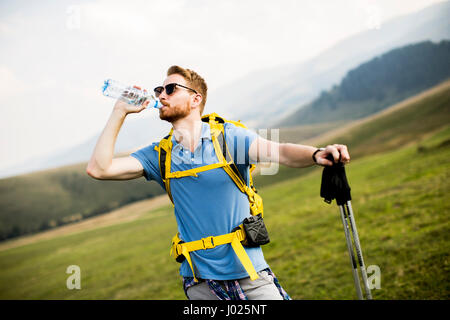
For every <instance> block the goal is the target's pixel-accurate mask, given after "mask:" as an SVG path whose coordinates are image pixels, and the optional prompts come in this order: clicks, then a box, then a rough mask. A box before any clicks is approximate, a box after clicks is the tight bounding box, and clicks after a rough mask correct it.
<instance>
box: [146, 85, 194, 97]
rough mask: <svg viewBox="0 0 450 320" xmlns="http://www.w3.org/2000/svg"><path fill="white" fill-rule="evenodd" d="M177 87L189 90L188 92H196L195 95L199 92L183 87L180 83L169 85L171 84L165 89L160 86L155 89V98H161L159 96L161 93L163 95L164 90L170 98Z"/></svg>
mask: <svg viewBox="0 0 450 320" xmlns="http://www.w3.org/2000/svg"><path fill="white" fill-rule="evenodd" d="M177 86H178V87H182V88H185V89H188V90H192V91H194V92H195V93H197V91H195V90H194V89H191V88H188V87H186V86H183V85H181V84H178V83H169V84H167V85H166V86H165V87H163V86H159V87H156V88H155V89H153V91H154V92H155V96H156V97H157V98H158V97H159V95H160V94H161V93H163V91H164V90H166V93H167V94H168V95H169V96H170V95H171V94H172V93H173V92H174V91H175V88H176V87H177Z"/></svg>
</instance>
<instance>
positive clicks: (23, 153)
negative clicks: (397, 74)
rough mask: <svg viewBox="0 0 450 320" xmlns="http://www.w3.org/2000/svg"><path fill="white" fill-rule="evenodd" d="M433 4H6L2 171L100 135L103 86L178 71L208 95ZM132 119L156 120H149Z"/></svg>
mask: <svg viewBox="0 0 450 320" xmlns="http://www.w3.org/2000/svg"><path fill="white" fill-rule="evenodd" d="M436 2H441V1H440V0H407V1H392V0H379V1H369V0H348V1H344V0H341V1H336V0H324V1H320V0H310V1H306V0H302V1H295V0H277V1H266V0H227V1H225V0H223V1H219V0H215V1H213V0H189V1H188V0H161V1H159V0H142V1H141V0H135V1H131V0H129V1H111V0H108V1H107V0H98V1H76V0H72V1H48V0H45V1H17V0H15V1H12V0H10V1H7V0H2V1H1V2H0V43H1V50H0V97H1V105H0V108H1V117H0V137H1V138H0V139H1V140H0V150H1V157H0V169H3V168H5V167H9V166H11V165H13V164H15V163H18V162H21V161H23V160H27V159H29V160H30V161H32V158H33V157H36V156H40V155H43V154H47V153H50V152H55V151H58V150H61V149H64V148H67V147H70V146H72V145H74V144H77V143H81V142H83V141H85V140H86V139H87V138H89V137H91V136H92V135H94V134H95V133H97V132H99V131H101V130H102V129H103V127H104V125H105V123H106V121H107V119H108V116H109V114H110V112H111V110H112V107H113V102H114V101H113V100H111V99H109V98H106V97H103V96H102V95H101V93H100V87H101V85H102V82H103V80H104V79H105V78H114V79H116V80H119V81H122V82H125V83H130V84H138V85H141V86H143V87H147V88H150V89H151V88H153V87H155V86H156V85H159V84H160V83H162V81H163V79H164V77H165V72H166V70H167V68H168V67H169V66H171V65H173V64H178V65H181V66H184V67H188V68H191V69H194V70H196V71H197V72H198V73H200V74H201V75H202V76H203V77H204V78H205V79H206V81H207V83H208V86H209V88H210V91H209V92H210V94H214V90H215V89H217V88H219V87H220V86H222V85H224V84H227V83H229V82H232V81H233V80H235V79H237V78H239V77H242V76H244V75H246V74H248V73H250V72H252V71H256V70H260V69H264V68H267V67H273V66H277V65H283V64H289V63H294V62H301V61H305V60H307V59H308V58H311V57H314V56H315V55H317V54H319V53H320V52H322V51H323V50H325V49H327V48H329V47H331V46H332V45H334V44H335V43H337V42H339V41H340V40H342V39H344V38H346V37H349V36H351V35H354V34H356V33H359V32H362V31H364V30H367V29H379V28H383V22H384V21H386V20H389V19H391V18H393V17H395V16H399V15H403V14H407V13H411V12H414V11H417V10H420V9H423V8H424V7H427V6H429V5H431V4H433V3H436ZM138 116H147V117H154V118H155V119H154V121H158V120H157V119H158V116H157V113H156V112H155V111H151V110H149V111H144V112H143V113H142V114H140V115H138ZM152 121H153V120H152Z"/></svg>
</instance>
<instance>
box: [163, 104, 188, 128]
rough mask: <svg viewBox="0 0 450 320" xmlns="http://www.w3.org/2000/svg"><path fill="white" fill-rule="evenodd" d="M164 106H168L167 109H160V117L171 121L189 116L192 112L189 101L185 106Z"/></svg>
mask: <svg viewBox="0 0 450 320" xmlns="http://www.w3.org/2000/svg"><path fill="white" fill-rule="evenodd" d="M164 106H166V107H165V109H164V110H160V111H159V118H160V119H161V120H165V121H167V122H170V123H172V122H175V121H177V120H179V119H182V118H184V117H186V116H188V115H189V112H190V107H189V104H188V103H187V102H186V104H185V105H184V106H176V107H171V106H170V105H166V104H164Z"/></svg>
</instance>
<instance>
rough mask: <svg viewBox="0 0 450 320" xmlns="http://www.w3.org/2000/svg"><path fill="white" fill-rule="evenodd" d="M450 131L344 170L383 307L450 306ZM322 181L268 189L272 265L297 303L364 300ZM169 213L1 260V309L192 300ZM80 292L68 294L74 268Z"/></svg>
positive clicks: (310, 178)
mask: <svg viewBox="0 0 450 320" xmlns="http://www.w3.org/2000/svg"><path fill="white" fill-rule="evenodd" d="M449 141H450V126H446V128H445V129H443V130H440V131H439V132H437V133H435V134H433V135H432V136H430V137H428V138H427V139H426V140H422V141H420V142H419V143H416V144H414V145H410V146H407V147H403V148H401V149H397V150H395V151H390V152H386V153H381V154H376V155H371V156H367V157H364V158H360V159H359V160H356V161H354V162H352V164H350V165H349V166H347V176H348V179H349V182H350V185H351V187H352V196H353V201H352V204H353V208H354V212H355V219H356V223H357V226H358V231H359V234H360V239H361V245H362V248H363V252H364V258H365V261H366V265H378V266H379V267H380V269H381V289H380V290H374V291H373V296H374V298H375V299H448V298H449V294H450V285H449V280H448V274H449V271H450V270H449V269H450V267H449V252H448V248H449V245H450V242H449V241H450V239H449V235H450V221H449V220H450V215H449V213H450V204H449V202H448V201H447V195H448V190H449V189H450V179H449V178H450V177H449V172H450V170H449V169H450V161H449V160H448V159H450V148H449V145H450V143H449ZM320 177H321V170H320V168H316V169H315V170H313V171H312V172H311V173H309V174H308V175H305V176H302V177H299V178H296V179H292V180H289V181H284V182H282V183H279V184H275V185H272V186H269V187H266V188H261V191H260V193H261V195H262V196H263V198H264V204H265V210H266V211H265V213H266V214H265V217H266V223H267V226H268V229H269V232H270V234H271V240H272V242H271V243H270V244H268V245H266V246H265V248H264V252H265V257H266V259H267V261H268V263H269V264H270V265H271V267H272V269H273V270H274V272H275V273H276V274H277V276H278V277H279V279H280V281H281V283H282V284H283V286H284V287H285V289H286V290H287V291H288V292H289V294H290V295H291V296H292V297H293V298H294V299H354V298H355V297H356V295H355V290H354V285H353V280H352V275H351V269H350V265H349V261H348V256H347V254H348V253H347V249H346V245H345V238H344V233H343V228H342V224H341V221H340V217H339V213H338V208H337V206H336V205H335V204H334V203H333V204H332V205H327V204H326V203H324V202H323V201H322V199H321V198H320V197H319V187H320ZM175 230H176V227H175V219H174V217H173V214H172V209H171V207H170V206H166V207H163V208H160V209H157V210H154V211H150V212H147V214H145V215H143V216H142V217H140V218H139V219H138V220H136V221H132V222H127V223H123V224H119V225H115V226H110V227H104V228H99V229H96V230H90V231H86V232H83V233H78V234H74V235H68V236H63V237H58V238H55V239H52V240H46V241H41V242H37V243H34V244H30V245H26V246H22V247H19V248H14V249H8V250H5V251H2V252H0V268H1V270H2V272H1V273H0V298H1V299H184V293H183V290H182V289H181V280H180V277H179V276H178V271H177V268H178V264H177V263H176V262H174V261H172V258H171V257H169V244H170V238H171V236H172V234H173V233H174V232H175ZM73 264H75V265H78V266H80V268H81V287H82V288H81V290H68V289H67V288H66V279H67V277H68V275H67V274H66V273H65V271H66V268H67V267H68V266H69V265H73Z"/></svg>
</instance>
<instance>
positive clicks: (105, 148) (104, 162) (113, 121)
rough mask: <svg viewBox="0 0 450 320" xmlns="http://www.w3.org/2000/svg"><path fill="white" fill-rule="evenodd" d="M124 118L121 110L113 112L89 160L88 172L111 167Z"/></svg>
mask: <svg viewBox="0 0 450 320" xmlns="http://www.w3.org/2000/svg"><path fill="white" fill-rule="evenodd" d="M125 117H126V114H125V112H123V111H122V110H120V109H114V110H113V112H112V113H111V116H110V117H109V119H108V122H107V123H106V126H105V128H104V129H103V132H102V133H101V135H100V137H99V139H98V141H97V145H96V146H95V149H94V152H93V154H92V157H91V159H90V160H89V163H88V171H89V170H91V171H92V170H95V171H105V170H106V169H107V168H108V167H109V166H110V165H111V163H112V159H113V156H114V146H115V144H116V140H117V136H118V134H119V131H120V128H121V127H122V124H123V122H124V120H125Z"/></svg>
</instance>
